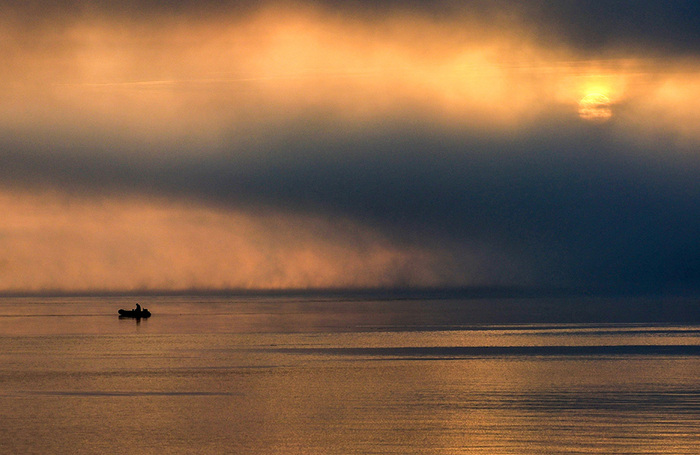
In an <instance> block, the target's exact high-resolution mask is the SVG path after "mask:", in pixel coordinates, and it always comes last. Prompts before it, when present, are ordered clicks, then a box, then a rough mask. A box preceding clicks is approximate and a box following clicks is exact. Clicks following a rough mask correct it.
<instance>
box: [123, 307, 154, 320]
mask: <svg viewBox="0 0 700 455" xmlns="http://www.w3.org/2000/svg"><path fill="white" fill-rule="evenodd" d="M119 317H120V318H136V319H141V318H150V317H151V312H150V311H148V309H147V308H144V309H142V310H140V311H139V310H119Z"/></svg>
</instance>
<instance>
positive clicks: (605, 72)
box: [0, 1, 700, 290]
mask: <svg viewBox="0 0 700 455" xmlns="http://www.w3.org/2000/svg"><path fill="white" fill-rule="evenodd" d="M509 3H510V2H509ZM622 3H625V2H622ZM635 4H636V5H637V8H638V11H636V12H634V13H633V14H631V15H630V16H625V15H622V13H620V12H619V11H618V10H617V9H613V10H611V11H602V10H600V8H601V7H591V8H590V9H585V8H583V6H585V5H588V2H562V3H561V4H558V5H559V6H558V7H557V8H544V6H543V5H544V3H542V2H525V3H522V4H519V5H518V6H515V7H513V6H511V7H510V9H509V8H506V6H505V5H504V4H503V3H502V2H466V3H465V2H445V3H440V6H441V7H442V6H445V8H446V10H443V9H441V8H437V7H434V6H425V5H422V4H421V5H418V4H413V3H403V2H402V3H401V4H398V3H391V2H390V3H388V4H383V6H377V7H368V6H367V5H366V4H365V3H364V2H343V3H337V2H319V3H314V4H303V5H301V4H296V5H294V7H292V6H289V4H280V3H277V4H268V3H265V4H261V5H257V6H255V7H246V8H244V9H243V10H244V12H241V10H240V9H239V7H238V6H237V5H236V4H233V3H231V4H229V3H225V2H205V3H203V4H199V3H198V4H197V5H198V6H197V5H195V4H194V3H190V2H181V3H179V4H178V7H177V8H175V9H174V10H173V11H171V10H170V9H168V8H164V7H162V6H159V3H157V2H156V3H154V2H136V1H134V2H128V3H127V4H125V9H124V10H123V11H122V12H121V13H119V12H117V11H115V10H114V9H111V7H110V6H108V5H107V3H105V4H97V3H96V4H94V5H93V7H92V8H90V9H81V14H80V15H77V16H71V15H69V14H67V12H70V11H71V10H72V9H73V8H78V6H76V5H77V4H73V3H70V2H67V3H62V4H61V5H62V6H57V7H55V9H51V8H50V9H49V12H48V13H45V16H44V17H43V18H40V19H37V20H36V21H34V22H31V23H24V22H22V21H19V20H17V18H21V17H23V15H27V14H29V12H30V11H31V9H30V6H31V3H27V4H26V5H30V6H26V5H25V6H18V5H19V4H17V5H15V8H14V11H15V13H14V15H8V16H7V17H6V18H5V19H3V21H5V23H6V24H9V26H8V27H6V28H4V31H3V32H2V33H4V35H5V36H4V38H7V39H4V40H3V41H2V42H3V43H4V44H2V45H0V54H1V55H2V56H3V59H4V61H6V62H7V64H6V65H5V66H4V69H0V81H1V82H2V84H1V85H0V97H1V99H2V101H3V103H2V104H1V105H0V178H1V179H2V182H3V191H4V194H6V195H7V194H10V195H14V196H6V198H5V199H4V204H5V206H6V208H7V212H8V213H13V212H18V213H35V214H40V216H39V218H40V219H37V220H35V221H34V222H35V223H37V224H36V225H37V226H40V227H37V228H35V230H34V237H31V236H30V237H26V236H25V237H23V239H24V240H21V239H20V237H21V236H19V237H18V234H17V232H18V230H17V229H14V230H12V229H9V228H7V225H8V223H10V221H7V222H6V223H5V225H0V228H3V226H4V231H3V232H4V236H3V237H2V238H0V240H2V241H3V242H4V245H5V251H6V253H5V255H6V258H14V259H12V260H15V261H18V262H17V264H24V265H23V266H22V268H18V269H15V270H21V271H16V272H15V273H14V274H10V275H7V277H8V278H6V281H5V283H4V284H3V286H4V287H5V288H13V287H29V288H32V289H34V288H36V287H37V286H39V287H42V288H46V287H61V286H62V285H65V286H69V287H74V288H76V287H77V288H81V289H82V288H88V287H99V286H111V287H125V288H131V289H133V288H138V287H169V286H170V287H176V288H182V287H192V286H201V287H228V286H233V287H284V286H294V287H314V286H324V287H325V286H332V285H338V286H392V285H462V284H465V285H469V284H523V283H525V284H536V285H572V286H584V287H585V286H602V287H606V286H609V287H620V288H623V287H635V288H640V287H643V288H646V289H655V290H657V289H668V288H674V289H675V288H684V287H697V285H698V284H700V260H698V257H699V256H700V251H698V249H697V248H696V247H695V246H694V244H695V242H694V239H695V238H697V234H699V233H700V216H699V215H697V214H696V212H697V211H696V210H695V209H694V208H695V207H697V205H698V203H699V202H700V185H699V184H698V183H696V180H697V179H696V178H695V176H696V175H697V168H698V165H699V164H700V162H699V160H698V157H697V156H696V152H695V150H697V144H698V142H699V141H700V131H699V130H698V127H697V125H700V119H698V113H697V109H695V106H694V100H695V99H697V95H698V94H700V78H698V76H697V74H699V73H698V67H697V64H696V63H694V62H693V61H692V58H690V57H689V56H691V57H692V55H693V53H694V52H695V50H694V49H693V48H692V45H689V44H684V43H683V40H682V39H681V38H680V35H683V34H684V33H685V32H684V30H686V29H687V27H686V26H685V25H684V22H683V18H684V17H685V16H683V14H682V12H683V11H686V10H687V8H689V7H690V6H689V4H685V3H683V4H681V3H678V4H676V3H675V2H670V3H668V5H670V6H668V7H667V6H662V5H661V3H651V2H637V3H635ZM95 5H96V6H95ZM606 5H607V7H608V8H612V6H610V5H609V4H606ZM615 5H618V4H617V3H616V4H615ZM664 5H666V3H664ZM589 6H590V5H589ZM618 6H619V5H618ZM208 8H212V9H211V10H209V9H208ZM584 10H585V11H584ZM137 11H139V12H140V11H143V12H144V14H143V15H140V14H136V12H137ZM445 11H448V12H449V13H448V12H445ZM197 12H198V13H197ZM212 12H215V13H216V14H210V13H212ZM236 12H238V13H240V14H237V13H236ZM353 12H357V14H354V13H353ZM650 13H654V14H653V17H654V18H655V19H654V20H659V21H661V23H668V22H669V21H671V22H673V21H677V22H678V24H679V28H678V29H676V30H675V31H674V34H671V35H668V36H662V30H661V28H660V27H657V25H658V24H656V23H655V22H654V23H653V24H652V23H651V22H650V21H652V16H649V15H648V14H650ZM596 17H599V20H596ZM463 19H465V20H463ZM57 23H58V24H60V26H58V27H56V26H55V25H56V24H57ZM586 23H595V26H591V29H590V31H589V30H588V29H586V28H585V27H584V24H586ZM49 24H53V25H54V26H53V27H48V25H49ZM620 24H622V25H624V27H622V29H620V31H619V33H616V34H614V35H613V34H606V33H603V31H606V30H608V28H607V27H613V28H614V27H618V28H619V27H621V25H620ZM644 24H646V25H648V26H649V27H650V33H649V34H648V35H645V36H643V34H642V33H641V26H642V25H644ZM686 31H687V33H691V35H689V36H692V32H691V31H690V30H689V29H687V30H686ZM551 36H556V37H559V38H560V39H559V40H558V41H556V43H555V44H554V45H551V42H552V40H551V38H550V37H551ZM683 36H686V35H683ZM664 49H665V50H668V49H672V52H671V53H670V54H669V56H668V57H666V58H661V57H654V58H649V57H648V56H647V57H644V58H641V56H642V55H643V54H644V52H640V51H641V50H650V52H651V55H660V54H659V52H660V51H661V50H664ZM20 75H21V76H20ZM590 93H594V94H600V95H603V96H605V98H606V99H609V100H610V109H611V112H612V117H611V118H610V120H609V121H608V122H604V123H591V122H586V121H584V120H582V119H581V118H579V116H578V102H579V100H580V99H581V98H582V97H584V96H586V95H587V94H590ZM47 194H59V196H47ZM60 195H62V196H60ZM62 197H64V198H67V199H68V200H72V201H74V202H73V204H74V205H77V207H78V208H76V207H71V206H68V207H67V206H65V204H64V205H61V204H60V203H58V202H57V201H60V200H61V198H62ZM13 201H15V202H13ZM95 201H106V202H104V204H103V205H101V204H98V203H96V202H95ZM55 204H58V207H62V209H61V210H59V211H58V212H62V213H63V214H62V215H60V217H61V218H60V219H61V220H62V221H60V222H59V220H58V219H57V218H56V217H58V216H59V215H58V214H57V213H55V212H54V211H53V209H52V207H54V205H55ZM141 206H143V207H141ZM90 213H93V214H98V215H97V219H103V220H117V221H116V222H115V224H114V225H113V226H111V227H109V224H108V223H107V221H104V222H98V223H97V225H98V226H99V227H97V228H96V227H95V225H94V224H91V223H90V221H89V220H90V218H91V215H89V214H90ZM163 213H167V214H168V215H167V216H165V217H162V216H161V215H162V214H163ZM159 214H161V215H159ZM127 220H128V221H127ZM195 220H199V221H195ZM271 225H272V226H275V228H274V229H273V228H269V226H271ZM52 226H63V228H61V229H58V228H56V229H58V230H56V229H54V228H53V227H52ZM8 229H9V230H8ZM83 231H85V232H87V234H86V235H85V237H81V235H80V234H79V233H80V232H83ZM287 231H289V232H287ZM42 233H47V234H46V235H47V236H46V237H43V235H44V234H42ZM48 233H52V234H50V235H49V234H48ZM58 238H60V239H63V240H62V241H60V242H59V243H60V244H61V245H63V246H65V247H66V248H64V250H65V251H63V250H61V251H58V250H52V249H50V248H49V245H51V244H55V243H56V239H58ZM81 238H82V239H83V240H81ZM28 239H33V240H31V241H30V240H28ZM214 239H216V240H214ZM22 242H24V243H22ZM19 245H25V246H26V249H22V248H20V246H19ZM68 245H70V248H68ZM115 245H122V247H116V246H115ZM144 245H151V247H148V248H146V247H144ZM191 245H200V246H201V248H200V247H194V246H191ZM32 248H34V249H32ZM69 251H75V253H69ZM87 251H93V252H94V253H90V254H88V253H87ZM127 252H128V253H127ZM224 252H226V253H224ZM242 252H245V254H244V253H242ZM83 254H85V255H87V256H83ZM227 254H228V255H230V257H232V258H233V259H232V260H227V259H226V255H227ZM42 257H43V258H52V259H51V260H47V261H43V262H42V260H40V259H39V258H42ZM130 257H131V258H133V257H141V258H143V259H142V263H143V267H140V268H138V270H135V269H134V268H132V267H130V266H129V265H128V263H129V259H128V258H130ZM60 258H67V259H60ZM173 258H175V259H173ZM8 261H10V259H5V263H6V264H7V263H8ZM37 261H39V262H37ZM85 261H87V262H88V263H89V264H91V266H90V268H91V270H93V271H94V273H93V274H92V275H90V277H89V278H86V279H85V280H83V281H81V280H80V279H79V274H78V273H77V272H76V273H74V274H69V278H66V281H65V283H62V282H61V279H60V274H59V273H58V272H57V271H58V270H73V269H71V267H74V268H75V267H78V264H81V263H82V262H85ZM10 262H11V261H10ZM253 263H254V264H258V265H257V266H255V267H252V266H251V267H252V268H250V267H248V266H243V267H238V266H237V265H235V264H253ZM32 264H33V265H32ZM49 264H54V266H49ZM110 264H111V265H110ZM164 265H167V266H168V267H165V268H164ZM46 267H48V269H47V268H46ZM51 267H54V268H51ZM56 267H57V268H56ZM32 269H33V270H39V271H41V270H43V271H44V272H42V273H37V275H36V277H33V278H32V279H29V278H28V277H30V276H32V275H31V274H30V272H29V270H32ZM51 270H53V271H51ZM75 270H77V268H76V269H75ZM161 272H162V273H161ZM9 277H13V278H9ZM39 283H40V284H39Z"/></svg>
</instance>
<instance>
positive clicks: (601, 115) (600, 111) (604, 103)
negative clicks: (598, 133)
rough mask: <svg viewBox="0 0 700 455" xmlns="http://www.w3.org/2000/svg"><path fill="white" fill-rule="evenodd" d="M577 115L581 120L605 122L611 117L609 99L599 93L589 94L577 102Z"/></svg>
mask: <svg viewBox="0 0 700 455" xmlns="http://www.w3.org/2000/svg"><path fill="white" fill-rule="evenodd" d="M578 115H579V117H581V118H582V119H583V120H588V121H593V122H605V121H608V120H609V119H610V117H612V106H611V102H610V98H608V97H607V96H605V95H604V94H602V93H599V92H591V93H588V94H587V95H586V96H584V97H583V98H581V99H580V100H579V102H578Z"/></svg>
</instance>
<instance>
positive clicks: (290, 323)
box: [0, 296, 700, 455]
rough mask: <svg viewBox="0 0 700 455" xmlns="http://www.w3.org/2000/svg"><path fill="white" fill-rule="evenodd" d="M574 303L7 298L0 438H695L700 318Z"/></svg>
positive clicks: (526, 444)
mask: <svg viewBox="0 0 700 455" xmlns="http://www.w3.org/2000/svg"><path fill="white" fill-rule="evenodd" d="M137 300H138V301H139V302H140V303H141V305H142V306H144V307H147V308H149V309H150V310H151V311H152V312H153V313H154V316H153V317H152V318H150V319H147V320H141V321H136V320H132V319H119V318H118V317H117V316H116V310H117V309H118V308H131V307H133V305H134V303H135V302H136V301H137ZM604 303H605V305H609V304H614V303H615V302H614V301H606V302H604ZM578 304H581V302H579V301H572V300H569V299H558V300H557V301H556V302H554V301H552V300H551V299H550V300H547V301H546V302H545V301H542V300H537V299H524V300H519V301H517V302H514V301H490V300H489V299H478V300H473V299H469V300H468V301H459V300H454V299H437V300H435V299H433V300H430V299H407V300H406V299H404V300H391V299H386V298H382V299H372V298H368V297H367V296H361V297H347V296H345V297H338V296H336V297H323V298H319V297H311V296H286V297H285V296H268V297H265V296H247V297H220V296H205V297H184V296H179V297H146V298H139V299H135V298H133V297H105V298H94V297H80V298H70V297H61V298H36V297H26V298H4V299H1V300H0V422H2V431H0V448H1V449H0V452H2V453H37V454H38V453H42V454H45V453H78V454H87V453H158V454H164V453H182V454H184V453H212V454H214V453H239V454H246V453H249V454H371V453H376V454H387V453H388V454H391V453H396V454H399V453H401V454H406V453H409V454H410V453H416V454H417V453H421V454H490V455H493V454H559V453H561V454H592V453H593V454H598V453H599V454H610V453H616V454H639V453H645V454H697V453H698V449H697V448H698V447H700V347H699V346H700V326H698V325H695V323H693V321H690V322H691V323H683V321H681V320H671V321H666V322H656V323H654V322H650V321H648V320H645V318H644V317H640V318H639V319H634V318H628V320H627V321H624V320H615V317H611V320H607V321H606V320H600V319H597V318H596V317H594V318H592V319H590V320H587V321H584V322H581V321H580V318H579V317H572V318H568V317H563V316H562V315H565V314H569V315H571V314H579V313H578V312H579V310H576V309H574V310H570V311H568V313H567V312H565V311H564V312H560V313H559V316H560V317H559V321H556V320H554V319H556V318H547V317H542V318H540V319H541V320H543V321H542V322H537V318H536V317H534V316H533V315H537V314H542V313H543V311H544V310H543V308H545V309H546V308H551V307H552V306H553V305H554V306H556V305H563V306H566V305H569V306H570V307H571V306H574V305H578ZM599 304H600V302H597V303H595V302H594V303H591V302H583V305H584V307H586V306H587V307H588V308H590V307H591V305H599ZM632 304H634V302H632V303H630V302H629V301H626V302H623V303H622V305H632ZM639 304H640V305H643V304H648V302H647V303H644V302H639ZM686 306H687V305H686ZM465 308H466V309H468V311H465V310H463V309H465ZM494 308H499V309H500V310H501V311H502V310H503V309H504V308H505V309H508V308H510V309H512V310H513V312H512V313H511V314H506V315H503V316H502V317H500V318H499V317H498V314H497V312H496V311H494ZM577 308H580V307H577ZM684 308H685V307H684ZM523 309H526V310H528V311H523ZM562 311H563V310H562ZM683 311H686V310H683ZM548 314H551V313H548ZM677 314H682V311H681V312H680V313H677ZM516 315H517V317H516ZM577 321H578V322H577Z"/></svg>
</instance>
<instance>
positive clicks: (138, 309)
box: [136, 303, 141, 313]
mask: <svg viewBox="0 0 700 455" xmlns="http://www.w3.org/2000/svg"><path fill="white" fill-rule="evenodd" d="M136 312H137V313H140V312H141V305H139V304H138V303H137V304H136Z"/></svg>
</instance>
